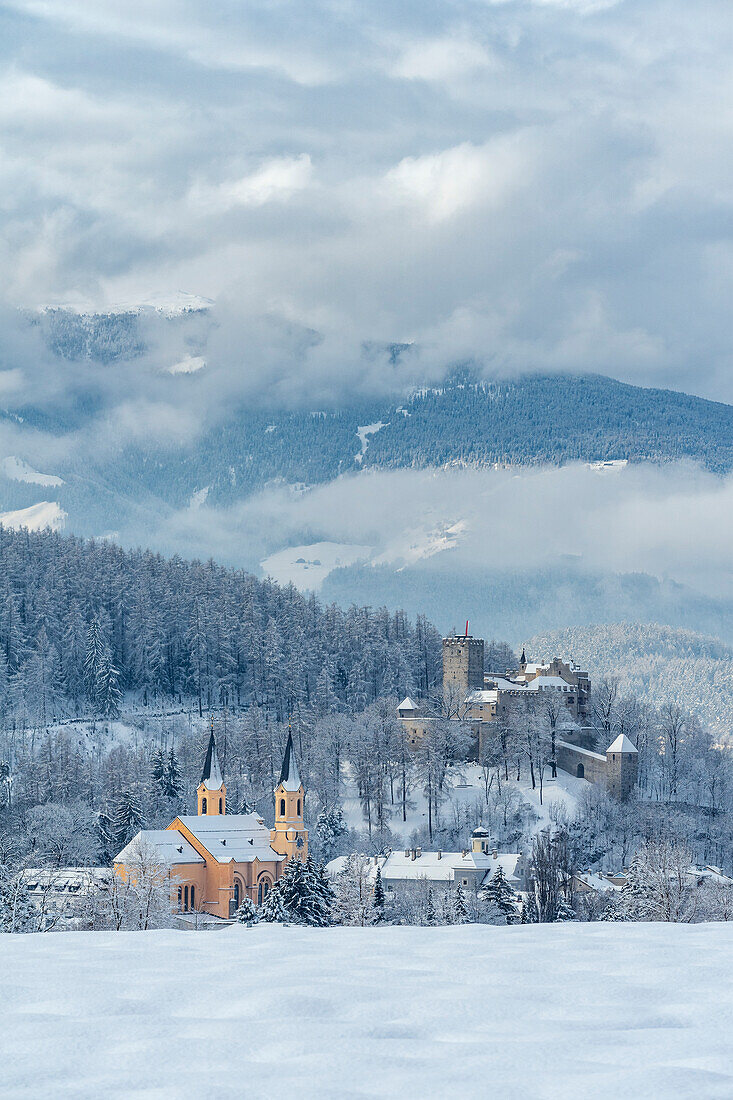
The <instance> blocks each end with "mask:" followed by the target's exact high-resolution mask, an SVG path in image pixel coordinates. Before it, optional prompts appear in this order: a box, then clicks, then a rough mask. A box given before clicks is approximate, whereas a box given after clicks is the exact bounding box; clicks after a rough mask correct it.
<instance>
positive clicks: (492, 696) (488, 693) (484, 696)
mask: <svg viewBox="0 0 733 1100" xmlns="http://www.w3.org/2000/svg"><path fill="white" fill-rule="evenodd" d="M497 696H498V692H497V691H492V690H490V689H489V690H484V691H469V693H468V695H467V696H466V702H467V703H471V704H473V705H474V706H475V705H477V704H481V703H495V702H496V700H497Z"/></svg>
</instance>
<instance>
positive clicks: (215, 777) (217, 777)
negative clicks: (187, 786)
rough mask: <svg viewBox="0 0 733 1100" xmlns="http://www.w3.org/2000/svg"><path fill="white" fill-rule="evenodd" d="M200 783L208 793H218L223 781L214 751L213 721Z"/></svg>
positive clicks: (217, 757) (217, 755)
mask: <svg viewBox="0 0 733 1100" xmlns="http://www.w3.org/2000/svg"><path fill="white" fill-rule="evenodd" d="M201 782H202V783H203V784H204V786H205V787H206V788H207V790H210V791H218V790H219V787H221V785H222V783H223V782H224V780H223V779H222V775H221V768H220V767H219V754H218V753H217V751H216V738H215V737H214V721H213V719H212V721H211V733H210V734H209V747H208V749H207V750H206V760H205V761H204V770H203V772H202V774H201Z"/></svg>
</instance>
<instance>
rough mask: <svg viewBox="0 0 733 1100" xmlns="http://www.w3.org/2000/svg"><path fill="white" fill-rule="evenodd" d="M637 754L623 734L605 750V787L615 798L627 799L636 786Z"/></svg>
mask: <svg viewBox="0 0 733 1100" xmlns="http://www.w3.org/2000/svg"><path fill="white" fill-rule="evenodd" d="M638 763H639V753H638V752H637V750H636V747H635V745H634V744H633V742H632V741H630V740H629V738H628V737H627V736H626V734H625V733H620V734H619V735H618V737H617V738H616V740H615V741H614V742H613V744H611V745H609V746H608V748H607V749H606V785H607V787H608V790H609V792H610V794H612V795H614V797H615V798H620V799H625V798H628V797H629V796H630V795H631V793H632V791H633V790H634V787H635V786H636V778H637V771H638Z"/></svg>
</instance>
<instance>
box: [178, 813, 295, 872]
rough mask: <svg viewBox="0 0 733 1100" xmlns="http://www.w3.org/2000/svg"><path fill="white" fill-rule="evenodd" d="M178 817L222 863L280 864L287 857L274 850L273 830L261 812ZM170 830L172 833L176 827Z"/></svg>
mask: <svg viewBox="0 0 733 1100" xmlns="http://www.w3.org/2000/svg"><path fill="white" fill-rule="evenodd" d="M176 820H177V821H180V822H181V824H182V825H185V827H186V828H187V829H188V831H189V832H190V833H191V834H192V835H193V836H195V837H196V839H197V840H198V841H199V843H200V844H202V845H203V847H204V848H205V849H206V851H207V852H209V853H210V854H211V855H212V856H213V857H214V859H215V860H216V861H217V862H218V863H253V862H254V861H255V860H256V859H259V860H260V862H261V863H268V862H269V863H273V862H278V863H279V862H281V861H282V860H283V859H285V856H280V855H278V854H277V852H274V851H273V850H272V848H271V846H270V830H269V829H268V828H267V827H266V825H265V823H264V822H263V820H262V818H261V817H259V816H258V815H257V814H213V815H211V816H205V815H203V814H202V815H200V816H199V815H195V814H190V815H185V816H182V817H179V818H177V819H176ZM174 825H175V822H174ZM166 832H167V833H168V835H170V834H171V832H173V826H171V828H170V829H167V830H166ZM173 835H176V834H175V832H174V833H173ZM178 835H180V834H178Z"/></svg>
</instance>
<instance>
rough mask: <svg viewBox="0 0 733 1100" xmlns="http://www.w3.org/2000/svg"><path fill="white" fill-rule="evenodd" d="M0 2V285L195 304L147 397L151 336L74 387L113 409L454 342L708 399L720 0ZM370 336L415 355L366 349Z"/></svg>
mask: <svg viewBox="0 0 733 1100" xmlns="http://www.w3.org/2000/svg"><path fill="white" fill-rule="evenodd" d="M3 26H5V27H6V29H7V31H8V33H7V35H6V36H5V47H4V69H3V74H2V76H1V77H0V87H1V88H2V91H3V95H2V105H1V106H0V144H1V145H2V150H3V153H4V160H3V167H2V169H0V171H1V172H2V184H3V192H4V205H3V212H2V217H3V220H4V233H3V241H4V244H3V246H2V247H1V248H0V275H1V276H2V279H3V285H4V287H5V288H6V289H5V294H6V298H7V302H8V304H9V305H12V306H24V305H37V304H39V303H42V302H44V301H48V300H59V299H63V298H69V297H75V296H80V295H83V296H85V297H87V298H92V299H94V300H95V301H96V302H97V303H98V304H99V306H100V308H103V307H104V306H105V305H106V304H108V303H109V302H112V301H115V300H118V299H121V298H122V299H127V300H134V299H135V298H145V297H148V296H149V295H150V294H152V293H158V292H160V291H165V290H166V289H171V288H174V287H175V288H181V289H185V290H188V291H191V292H193V293H200V294H203V295H206V296H208V297H211V298H214V299H216V300H217V303H218V308H217V310H216V312H215V327H214V328H213V330H212V332H211V334H210V338H209V343H208V347H207V350H206V356H207V364H208V366H207V371H206V372H205V374H203V375H202V376H201V378H196V379H186V387H185V388H184V387H183V386H179V387H178V389H177V390H173V388H172V387H171V386H168V390H167V392H163V391H164V389H165V387H164V382H169V381H170V379H164V380H163V381H161V377H160V369H161V368H162V366H163V365H164V364H163V360H164V359H165V358H166V356H167V355H169V354H170V356H180V353H181V348H180V347H179V346H177V344H176V341H177V337H176V336H172V337H165V336H163V335H162V334H156V339H155V340H154V341H153V342H152V345H151V351H150V354H149V356H148V357H146V358H145V359H144V360H143V361H141V362H139V363H137V364H132V365H130V364H127V365H126V367H125V371H126V373H125V374H124V375H121V376H120V377H119V378H117V379H115V380H112V381H110V379H109V378H107V379H105V380H104V381H103V382H100V381H99V379H97V380H96V382H94V383H90V384H96V385H98V386H102V387H103V388H104V392H105V394H106V395H107V398H108V400H109V404H110V407H111V408H112V409H114V408H116V407H118V406H124V408H125V409H128V408H129V402H132V403H134V402H136V401H141V402H144V403H146V402H150V403H151V404H152V405H158V404H159V403H160V402H163V403H165V404H168V405H170V408H171V422H179V423H180V424H181V425H183V424H186V423H187V417H188V419H190V418H191V417H192V416H193V417H194V418H195V415H196V414H197V413H200V412H201V411H202V410H203V415H204V417H205V416H206V415H212V416H214V415H217V414H218V411H217V410H219V409H220V408H221V407H222V405H225V404H226V402H228V401H230V400H231V399H232V398H233V397H234V398H236V397H240V398H243V399H250V398H257V399H262V397H263V395H264V396H267V397H270V398H274V399H278V400H288V401H295V400H302V401H306V402H309V403H311V404H313V403H319V402H321V401H322V400H325V399H338V397H339V395H340V394H343V392H344V391H345V390H353V389H354V388H356V389H357V390H358V391H363V390H371V391H372V392H382V391H383V390H384V389H385V388H392V389H395V388H396V389H399V388H400V387H403V388H404V387H409V386H410V385H411V384H413V383H414V382H416V381H421V380H428V381H430V380H434V379H436V378H439V377H440V376H441V374H442V373H444V372H445V371H446V370H447V369H449V368H450V367H451V366H452V365H453V364H455V363H456V362H457V361H460V360H465V359H472V360H474V361H475V362H476V363H478V364H479V366H480V367H481V368H482V369H483V370H484V371H485V372H486V373H487V374H491V373H495V374H496V373H499V374H502V373H503V374H511V373H513V372H516V371H522V370H535V369H541V370H547V369H552V370H555V369H556V370H598V371H602V372H605V373H609V374H612V375H615V376H617V377H621V378H624V379H626V380H629V381H636V382H639V383H643V384H656V385H671V386H673V387H677V388H683V389H688V390H690V391H693V392H698V393H701V394H703V395H705V396H710V397H718V398H722V399H724V400H733V377H732V376H733V372H732V371H731V361H730V349H729V334H728V329H729V325H728V312H729V300H730V290H731V281H732V275H733V265H732V264H731V233H732V229H733V217H732V209H733V195H732V193H731V185H730V175H729V170H728V165H727V161H728V149H729V146H730V139H731V120H730V114H729V112H727V113H726V112H724V111H723V110H722V109H721V106H720V105H721V102H722V100H723V98H724V97H725V96H726V95H727V94H729V92H730V84H731V78H730V72H729V62H728V59H729V56H730V48H731V45H733V43H732V42H731V38H733V32H732V31H731V27H730V21H729V19H728V18H727V12H725V11H724V10H723V7H722V6H721V5H720V4H719V3H716V2H715V0H701V2H700V3H699V4H696V5H695V6H694V9H693V8H691V7H690V5H689V4H688V3H684V2H683V0H666V2H662V0H640V2H639V3H636V4H633V5H631V4H613V3H604V2H595V0H574V2H572V0H556V2H554V3H550V2H542V3H539V2H538V3H534V4H527V3H514V2H511V0H509V2H506V3H478V2H469V0H456V2H452V3H449V2H448V0H428V2H427V3H425V4H422V5H419V6H416V5H414V4H409V3H406V2H405V3H401V2H398V3H395V4H390V5H385V4H383V3H377V2H376V0H375V2H374V3H366V4H363V5H355V4H351V3H347V4H344V3H335V2H333V0H331V2H325V0H324V2H320V3H318V2H315V3H309V4H307V5H306V4H304V3H299V2H294V3H289V4H275V5H273V4H269V3H267V4H265V3H260V4H252V5H246V6H244V7H243V6H242V5H241V4H235V3H233V2H231V3H225V4H217V5H210V4H209V5H206V4H204V3H203V2H194V0H190V2H189V3H187V4H185V5H180V4H172V3H167V2H163V0H159V2H151V0H146V3H144V4H143V3H135V4H131V5H130V4H128V5H126V6H125V8H124V10H122V9H120V8H119V5H116V4H112V3H103V4H94V5H89V4H87V3H82V2H81V0H58V2H57V3H54V4H45V3H41V2H40V0H14V2H13V3H11V4H7V5H5V8H4V11H3V13H2V14H0V32H1V31H2V29H3ZM82 56H83V57H86V58H87V59H88V60H85V61H84V62H80V60H79V59H80V57H82ZM391 342H404V343H410V344H412V345H413V347H414V351H413V354H412V355H411V356H409V357H405V358H404V359H403V360H402V361H401V362H400V363H399V364H397V365H395V364H394V363H391V362H390V361H389V359H388V357H386V356H385V357H384V359H383V360H381V361H380V360H379V359H374V358H371V359H366V360H365V358H364V355H363V352H362V349H363V347H364V345H365V343H366V344H369V345H371V346H375V345H380V344H389V343H391ZM17 355H18V361H17V362H15V363H14V364H13V366H14V367H17V368H18V369H20V370H21V371H26V361H25V360H23V359H22V358H21V357H20V351H18V353H17ZM171 361H173V362H174V361H176V360H175V358H173V359H172V360H171ZM47 369H48V372H49V373H52V372H56V373H57V374H58V373H59V372H61V374H62V377H61V379H53V380H49V386H48V388H49V390H54V389H55V388H57V387H63V386H64V385H66V384H69V383H70V384H73V385H74V386H76V385H77V384H79V373H80V372H79V371H72V370H70V369H67V368H66V367H64V368H59V367H58V365H57V364H53V363H48V366H47ZM31 373H32V372H31ZM125 385H126V386H127V387H128V389H129V391H130V392H128V393H127V394H125V393H124V392H123V390H124V386H125ZM111 415H114V414H111ZM119 423H120V425H121V426H122V427H124V425H125V424H126V423H128V420H127V419H126V416H125V413H124V411H123V412H122V413H121V414H120V417H119ZM121 430H122V428H121Z"/></svg>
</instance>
